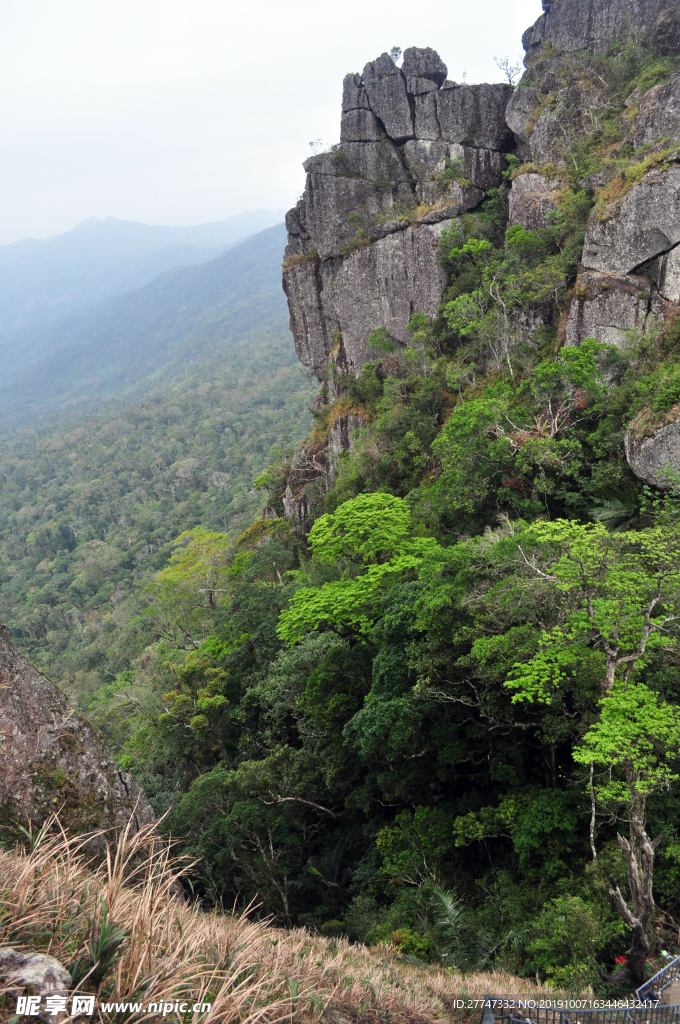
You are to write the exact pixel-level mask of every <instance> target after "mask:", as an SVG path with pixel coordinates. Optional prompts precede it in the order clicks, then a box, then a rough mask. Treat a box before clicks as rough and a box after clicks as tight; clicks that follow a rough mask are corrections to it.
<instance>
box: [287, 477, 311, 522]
mask: <svg viewBox="0 0 680 1024" xmlns="http://www.w3.org/2000/svg"><path fill="white" fill-rule="evenodd" d="M283 514H284V516H285V517H286V519H292V520H293V522H295V523H298V524H299V525H300V526H304V524H305V522H306V520H307V516H308V515H309V503H308V501H307V499H306V497H305V494H304V491H303V492H302V494H293V491H292V489H291V486H290V484H287V485H286V493H285V494H284V496H283Z"/></svg>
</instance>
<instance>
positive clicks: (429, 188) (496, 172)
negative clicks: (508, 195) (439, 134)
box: [404, 139, 507, 203]
mask: <svg viewBox="0 0 680 1024" xmlns="http://www.w3.org/2000/svg"><path fill="white" fill-rule="evenodd" d="M404 155H405V158H406V163H407V165H408V169H409V171H410V172H411V174H412V175H413V176H414V177H415V178H416V180H417V182H418V184H417V186H416V192H417V194H418V195H419V196H420V197H421V198H422V200H423V202H427V203H434V202H437V200H438V199H441V198H443V193H441V190H438V186H437V184H436V182H435V177H436V176H437V175H440V174H441V173H442V172H443V171H444V170H445V168H446V161H447V160H452V161H454V160H455V161H460V167H461V174H462V176H463V177H464V178H466V179H467V180H468V181H469V182H470V183H471V184H472V185H473V186H474V187H475V188H478V189H484V190H486V189H489V188H496V187H497V186H498V185H500V184H501V182H502V180H503V171H504V170H505V168H506V165H507V160H506V157H505V155H504V154H503V153H499V152H498V151H497V150H495V149H474V148H473V147H472V146H461V145H460V144H459V143H457V142H444V141H442V140H441V139H440V140H439V141H436V142H435V141H431V140H427V139H413V140H412V141H411V142H407V143H406V145H405V146H404Z"/></svg>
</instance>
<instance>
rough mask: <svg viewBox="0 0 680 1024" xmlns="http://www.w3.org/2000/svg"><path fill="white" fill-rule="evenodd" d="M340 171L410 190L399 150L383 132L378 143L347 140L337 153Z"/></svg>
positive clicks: (382, 185)
mask: <svg viewBox="0 0 680 1024" xmlns="http://www.w3.org/2000/svg"><path fill="white" fill-rule="evenodd" d="M336 166H337V167H338V172H339V173H340V174H352V175H354V176H356V177H358V178H366V179H367V180H368V181H379V182H380V183H381V187H382V188H385V187H388V186H389V187H390V188H391V189H393V190H394V189H404V188H406V189H407V190H408V191H411V189H410V180H409V175H408V171H407V170H406V167H405V166H404V162H403V159H402V156H401V153H400V151H399V149H398V148H397V147H396V146H395V145H394V143H393V142H391V141H390V139H388V138H386V137H385V136H384V135H383V137H382V138H381V139H380V141H379V142H346V143H345V144H344V145H343V147H342V150H341V151H340V152H339V153H338V154H337V156H336Z"/></svg>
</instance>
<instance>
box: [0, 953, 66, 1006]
mask: <svg viewBox="0 0 680 1024" xmlns="http://www.w3.org/2000/svg"><path fill="white" fill-rule="evenodd" d="M0 982H1V987H2V989H3V991H6V992H7V994H8V995H9V996H10V997H12V998H14V999H16V998H17V996H20V995H22V994H23V993H24V992H25V991H26V989H29V988H30V989H31V990H32V992H33V994H34V995H36V996H65V995H68V991H69V989H70V988H71V984H72V981H71V975H70V974H69V973H68V971H67V970H66V968H65V967H64V966H63V964H60V963H59V961H58V960H55V958H54V957H53V956H49V955H48V954H47V953H20V952H19V951H18V950H16V949H12V948H11V946H4V947H3V948H2V949H0Z"/></svg>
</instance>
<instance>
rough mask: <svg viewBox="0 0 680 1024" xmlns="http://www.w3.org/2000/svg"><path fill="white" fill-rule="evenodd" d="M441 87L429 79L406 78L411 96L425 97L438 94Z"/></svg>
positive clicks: (407, 89)
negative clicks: (432, 93)
mask: <svg viewBox="0 0 680 1024" xmlns="http://www.w3.org/2000/svg"><path fill="white" fill-rule="evenodd" d="M438 88H439V87H438V86H437V85H436V83H435V82H433V81H432V80H431V79H429V78H410V77H409V76H407V77H406V92H407V93H409V94H410V95H411V96H425V95H427V94H428V93H431V92H436V91H437V89H438Z"/></svg>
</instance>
